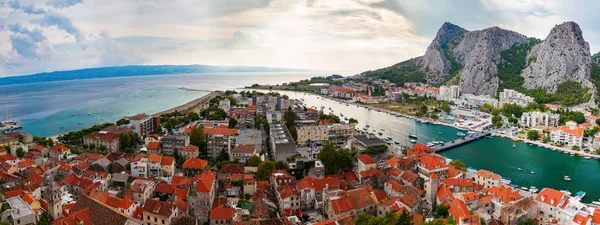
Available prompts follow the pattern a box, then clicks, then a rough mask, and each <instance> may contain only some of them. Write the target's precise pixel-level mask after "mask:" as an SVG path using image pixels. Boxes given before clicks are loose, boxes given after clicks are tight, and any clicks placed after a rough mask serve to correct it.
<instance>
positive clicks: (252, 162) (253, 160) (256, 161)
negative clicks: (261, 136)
mask: <svg viewBox="0 0 600 225" xmlns="http://www.w3.org/2000/svg"><path fill="white" fill-rule="evenodd" d="M260 162H261V160H260V156H257V155H253V156H252V157H250V159H248V166H258V165H260Z"/></svg>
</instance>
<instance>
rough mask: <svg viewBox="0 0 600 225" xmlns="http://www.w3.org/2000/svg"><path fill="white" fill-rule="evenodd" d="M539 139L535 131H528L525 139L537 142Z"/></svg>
mask: <svg viewBox="0 0 600 225" xmlns="http://www.w3.org/2000/svg"><path fill="white" fill-rule="evenodd" d="M539 137H540V134H539V133H538V131H537V130H529V131H528V132H527V139H529V140H537V139H538V138H539Z"/></svg>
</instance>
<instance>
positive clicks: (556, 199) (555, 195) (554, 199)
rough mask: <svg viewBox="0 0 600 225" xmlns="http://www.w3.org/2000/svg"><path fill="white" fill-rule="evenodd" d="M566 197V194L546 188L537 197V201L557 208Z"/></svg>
mask: <svg viewBox="0 0 600 225" xmlns="http://www.w3.org/2000/svg"><path fill="white" fill-rule="evenodd" d="M564 197H565V194H564V193H562V192H560V191H557V190H554V189H552V188H544V189H542V191H540V193H538V194H537V195H536V196H535V200H537V201H540V202H544V203H546V204H548V205H552V206H554V207H556V206H558V204H559V203H560V201H561V200H562V199H563V198H564Z"/></svg>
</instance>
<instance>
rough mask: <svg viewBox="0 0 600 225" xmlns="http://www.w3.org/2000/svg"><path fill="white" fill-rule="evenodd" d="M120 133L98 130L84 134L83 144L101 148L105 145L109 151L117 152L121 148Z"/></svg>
mask: <svg viewBox="0 0 600 225" xmlns="http://www.w3.org/2000/svg"><path fill="white" fill-rule="evenodd" d="M120 137H121V135H120V134H117V133H111V132H106V131H96V132H93V133H91V134H88V135H85V136H83V144H86V145H88V146H95V147H96V148H100V146H104V147H105V148H106V150H107V151H109V152H117V151H118V150H119V138H120Z"/></svg>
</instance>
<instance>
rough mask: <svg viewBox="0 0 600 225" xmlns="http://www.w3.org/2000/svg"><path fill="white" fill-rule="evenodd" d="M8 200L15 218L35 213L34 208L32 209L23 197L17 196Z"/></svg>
mask: <svg viewBox="0 0 600 225" xmlns="http://www.w3.org/2000/svg"><path fill="white" fill-rule="evenodd" d="M6 201H7V202H8V205H10V208H11V209H13V211H12V212H11V213H10V215H11V216H12V218H13V219H18V218H22V217H25V216H31V215H33V214H34V212H33V209H31V206H29V204H27V203H25V201H23V199H21V197H18V196H15V197H12V198H8V199H6Z"/></svg>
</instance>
